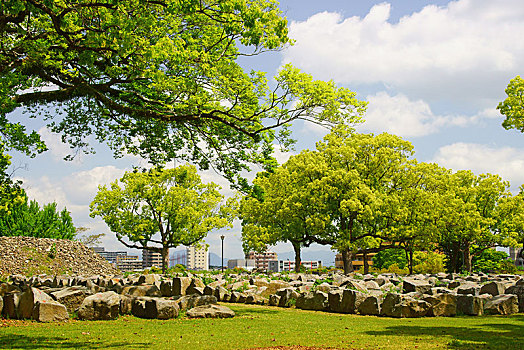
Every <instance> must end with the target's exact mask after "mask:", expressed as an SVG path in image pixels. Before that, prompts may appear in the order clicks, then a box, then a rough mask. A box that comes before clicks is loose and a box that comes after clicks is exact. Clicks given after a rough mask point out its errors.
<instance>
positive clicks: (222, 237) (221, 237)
mask: <svg viewBox="0 0 524 350" xmlns="http://www.w3.org/2000/svg"><path fill="white" fill-rule="evenodd" d="M224 237H225V236H224V235H222V236H220V239H221V240H222V273H224Z"/></svg>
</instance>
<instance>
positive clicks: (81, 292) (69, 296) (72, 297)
mask: <svg viewBox="0 0 524 350" xmlns="http://www.w3.org/2000/svg"><path fill="white" fill-rule="evenodd" d="M51 296H52V297H53V299H55V300H56V301H58V302H59V303H60V304H62V305H64V306H65V307H66V308H67V310H70V311H73V310H76V309H78V308H79V307H80V305H82V302H83V301H84V299H85V298H86V297H87V293H86V289H85V288H83V287H67V288H64V289H60V290H58V291H56V292H52V293H51Z"/></svg>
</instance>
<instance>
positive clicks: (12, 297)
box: [2, 292, 21, 319]
mask: <svg viewBox="0 0 524 350" xmlns="http://www.w3.org/2000/svg"><path fill="white" fill-rule="evenodd" d="M20 295H21V293H16V292H15V293H8V294H6V295H4V297H3V299H4V308H3V310H2V316H4V317H6V318H10V319H17V318H19V317H18V315H19V313H18V305H19V303H20Z"/></svg>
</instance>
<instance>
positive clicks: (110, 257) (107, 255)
mask: <svg viewBox="0 0 524 350" xmlns="http://www.w3.org/2000/svg"><path fill="white" fill-rule="evenodd" d="M91 249H93V250H94V251H95V253H97V254H98V255H100V256H101V257H102V258H104V259H106V260H107V261H109V262H110V263H111V264H116V259H117V257H119V256H127V252H124V251H117V252H108V251H106V250H105V248H104V247H93V248H91Z"/></svg>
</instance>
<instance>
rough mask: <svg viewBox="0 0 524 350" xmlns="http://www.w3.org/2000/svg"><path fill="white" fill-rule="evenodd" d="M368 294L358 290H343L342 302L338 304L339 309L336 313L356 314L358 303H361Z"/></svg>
mask: <svg viewBox="0 0 524 350" xmlns="http://www.w3.org/2000/svg"><path fill="white" fill-rule="evenodd" d="M367 296H368V294H366V293H363V292H361V291H358V290H353V289H344V290H343V292H342V300H341V302H340V309H339V311H337V312H342V313H349V314H354V313H356V312H357V310H358V307H359V306H360V303H362V302H363V301H364V300H365V299H366V297H367Z"/></svg>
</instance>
